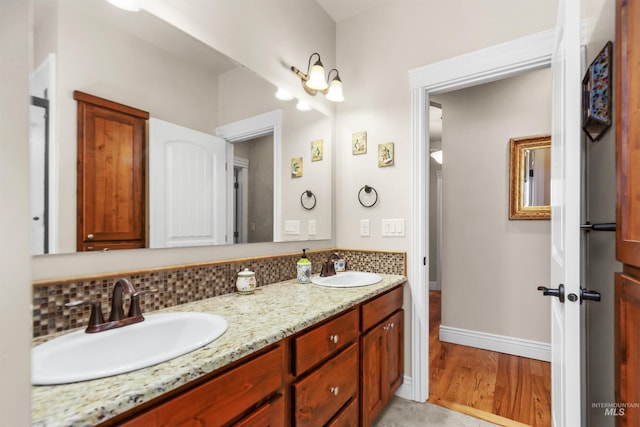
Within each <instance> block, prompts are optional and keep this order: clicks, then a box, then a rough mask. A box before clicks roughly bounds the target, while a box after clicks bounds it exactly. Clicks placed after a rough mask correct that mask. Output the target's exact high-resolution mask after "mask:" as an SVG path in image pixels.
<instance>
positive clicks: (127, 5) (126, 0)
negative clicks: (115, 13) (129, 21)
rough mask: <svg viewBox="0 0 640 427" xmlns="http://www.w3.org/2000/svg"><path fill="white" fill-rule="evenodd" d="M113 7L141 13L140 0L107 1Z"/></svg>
mask: <svg viewBox="0 0 640 427" xmlns="http://www.w3.org/2000/svg"><path fill="white" fill-rule="evenodd" d="M107 1H108V2H109V3H111V4H112V5H113V6H115V7H117V8H119V9H122V10H126V11H127V12H140V2H139V1H138V0H107Z"/></svg>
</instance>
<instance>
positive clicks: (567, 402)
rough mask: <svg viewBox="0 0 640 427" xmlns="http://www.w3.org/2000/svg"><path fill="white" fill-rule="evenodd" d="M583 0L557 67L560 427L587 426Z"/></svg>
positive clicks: (564, 14) (561, 20)
mask: <svg viewBox="0 0 640 427" xmlns="http://www.w3.org/2000/svg"><path fill="white" fill-rule="evenodd" d="M580 63H581V62H580V0H560V1H559V5H558V20H557V23H556V38H555V46H554V55H553V62H552V73H553V109H552V110H553V121H552V123H553V125H552V128H553V131H552V138H551V162H552V168H551V283H550V286H551V288H553V290H554V291H556V293H560V294H562V291H564V298H563V297H561V296H559V297H558V298H552V299H551V345H552V347H551V358H552V363H551V382H552V388H551V394H552V395H551V400H552V408H551V409H552V420H553V425H554V426H558V427H560V426H581V425H583V424H584V423H585V420H584V419H582V392H581V372H582V367H581V355H580V348H581V337H582V328H583V324H582V322H581V318H580V206H581V205H580V204H581V200H580V188H581V187H580V164H581V155H582V150H581V147H582V142H581V138H580V136H581V133H580V132H581V131H580V106H581V90H580V89H581V88H580V82H581V75H580V74H581V73H580ZM562 288H563V289H562Z"/></svg>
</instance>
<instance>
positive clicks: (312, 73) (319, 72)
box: [304, 61, 329, 90]
mask: <svg viewBox="0 0 640 427" xmlns="http://www.w3.org/2000/svg"><path fill="white" fill-rule="evenodd" d="M304 84H305V86H307V87H308V88H309V89H313V90H325V89H326V88H328V87H329V85H328V84H327V81H326V80H325V79H324V67H323V66H322V63H321V62H320V61H318V62H316V63H315V64H313V67H311V70H309V80H307V81H306V82H305V83H304Z"/></svg>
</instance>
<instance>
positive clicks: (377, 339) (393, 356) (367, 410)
mask: <svg viewBox="0 0 640 427" xmlns="http://www.w3.org/2000/svg"><path fill="white" fill-rule="evenodd" d="M403 322H404V311H403V310H399V311H397V312H396V313H395V314H393V315H392V316H390V317H388V318H386V319H385V320H383V321H382V322H381V323H379V324H378V325H377V326H376V327H375V328H373V329H372V330H370V331H369V332H367V333H366V334H364V335H363V336H362V353H361V357H362V360H361V366H362V368H361V369H362V372H361V393H360V400H361V402H362V403H361V405H362V411H361V420H362V425H363V426H369V425H371V423H372V422H373V421H374V420H375V419H376V418H377V417H378V415H379V414H380V412H382V409H383V408H384V407H385V406H386V405H387V403H388V402H389V400H390V399H391V397H392V396H393V393H395V391H396V390H397V389H398V387H400V384H402V378H403V375H404V325H403Z"/></svg>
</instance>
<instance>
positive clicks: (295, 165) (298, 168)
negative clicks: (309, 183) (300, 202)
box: [291, 157, 302, 178]
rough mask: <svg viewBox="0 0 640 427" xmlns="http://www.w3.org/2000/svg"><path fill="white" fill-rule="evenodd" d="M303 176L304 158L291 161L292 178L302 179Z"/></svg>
mask: <svg viewBox="0 0 640 427" xmlns="http://www.w3.org/2000/svg"><path fill="white" fill-rule="evenodd" d="M301 176H302V157H294V158H292V159H291V177H292V178H300V177H301Z"/></svg>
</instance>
